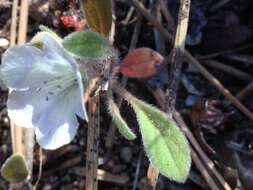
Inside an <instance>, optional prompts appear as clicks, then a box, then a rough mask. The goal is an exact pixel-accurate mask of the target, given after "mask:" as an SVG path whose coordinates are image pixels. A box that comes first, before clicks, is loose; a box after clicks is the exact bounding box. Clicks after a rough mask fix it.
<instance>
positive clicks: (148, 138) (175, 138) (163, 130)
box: [131, 98, 191, 182]
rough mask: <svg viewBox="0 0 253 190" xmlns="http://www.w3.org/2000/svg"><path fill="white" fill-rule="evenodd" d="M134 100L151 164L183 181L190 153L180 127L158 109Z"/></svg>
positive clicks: (165, 174) (186, 173)
mask: <svg viewBox="0 0 253 190" xmlns="http://www.w3.org/2000/svg"><path fill="white" fill-rule="evenodd" d="M131 104H132V106H133V109H134V111H135V113H136V116H137V120H138V123H139V127H140V130H141V134H142V138H143V143H144V147H145V150H146V152H147V155H148V157H149V159H150V160H151V162H152V164H153V165H154V166H155V167H157V168H158V170H159V171H160V173H161V174H163V175H164V176H166V177H168V178H170V179H172V180H175V181H177V182H184V181H185V180H186V179H187V176H188V174H189V171H190V166H191V155H190V148H189V145H188V143H187V140H186V138H185V137H184V135H183V134H182V132H181V131H180V129H179V128H178V127H177V126H176V124H175V123H174V122H173V121H172V120H170V119H169V118H168V117H167V116H166V114H165V113H163V112H162V111H160V110H159V109H157V108H155V107H153V106H151V105H149V104H146V103H145V102H142V101H141V100H138V99H136V98H134V99H133V100H132V101H131Z"/></svg>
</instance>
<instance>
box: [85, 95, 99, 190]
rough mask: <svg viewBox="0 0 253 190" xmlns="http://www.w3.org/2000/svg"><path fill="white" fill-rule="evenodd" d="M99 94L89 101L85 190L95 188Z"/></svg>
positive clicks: (93, 189)
mask: <svg viewBox="0 0 253 190" xmlns="http://www.w3.org/2000/svg"><path fill="white" fill-rule="evenodd" d="M99 114H100V113H99V96H95V97H93V98H91V99H90V101H89V123H88V133H87V151H86V172H85V176H86V180H85V183H86V185H85V186H86V188H85V189H86V190H97V169H98V144H99V128H100V119H99Z"/></svg>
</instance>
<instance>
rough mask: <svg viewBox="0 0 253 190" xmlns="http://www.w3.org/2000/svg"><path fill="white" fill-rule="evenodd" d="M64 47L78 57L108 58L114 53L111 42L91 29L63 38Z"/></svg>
mask: <svg viewBox="0 0 253 190" xmlns="http://www.w3.org/2000/svg"><path fill="white" fill-rule="evenodd" d="M62 44H63V47H64V48H65V49H66V50H68V51H69V52H71V53H72V54H74V55H75V56H78V57H83V58H97V59H106V58H110V57H112V56H113V55H114V50H113V48H112V46H111V45H110V44H109V42H108V41H107V40H106V39H105V38H104V37H102V36H101V35H99V34H98V33H96V32H92V31H90V30H86V31H82V32H74V33H71V34H70V35H68V36H67V37H65V38H64V39H63V42H62Z"/></svg>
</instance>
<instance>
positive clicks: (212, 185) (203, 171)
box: [191, 148, 219, 190]
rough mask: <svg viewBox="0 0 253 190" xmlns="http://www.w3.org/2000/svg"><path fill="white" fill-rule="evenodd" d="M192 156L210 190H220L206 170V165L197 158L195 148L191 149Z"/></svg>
mask: <svg viewBox="0 0 253 190" xmlns="http://www.w3.org/2000/svg"><path fill="white" fill-rule="evenodd" d="M191 156H192V159H193V162H194V164H195V165H196V167H197V168H198V170H199V171H200V173H201V174H202V176H203V177H204V179H205V180H206V182H207V184H208V185H209V187H210V189H212V190H219V188H218V186H217V185H216V183H215V181H214V180H213V178H212V177H211V176H210V174H209V173H208V171H207V169H206V168H205V166H204V164H203V163H202V162H201V160H200V159H199V157H198V156H197V154H196V152H195V150H194V149H193V148H192V149H191Z"/></svg>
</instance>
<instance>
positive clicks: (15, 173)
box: [1, 154, 29, 184]
mask: <svg viewBox="0 0 253 190" xmlns="http://www.w3.org/2000/svg"><path fill="white" fill-rule="evenodd" d="M28 174H29V172H28V169H27V165H26V162H25V160H24V158H23V156H21V155H17V154H16V155H12V156H11V157H10V158H8V159H7V160H6V161H5V163H4V164H3V166H2V168H1V175H2V176H3V178H4V179H5V180H7V181H8V182H10V183H14V184H15V183H21V182H24V181H25V180H26V179H27V177H28Z"/></svg>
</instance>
